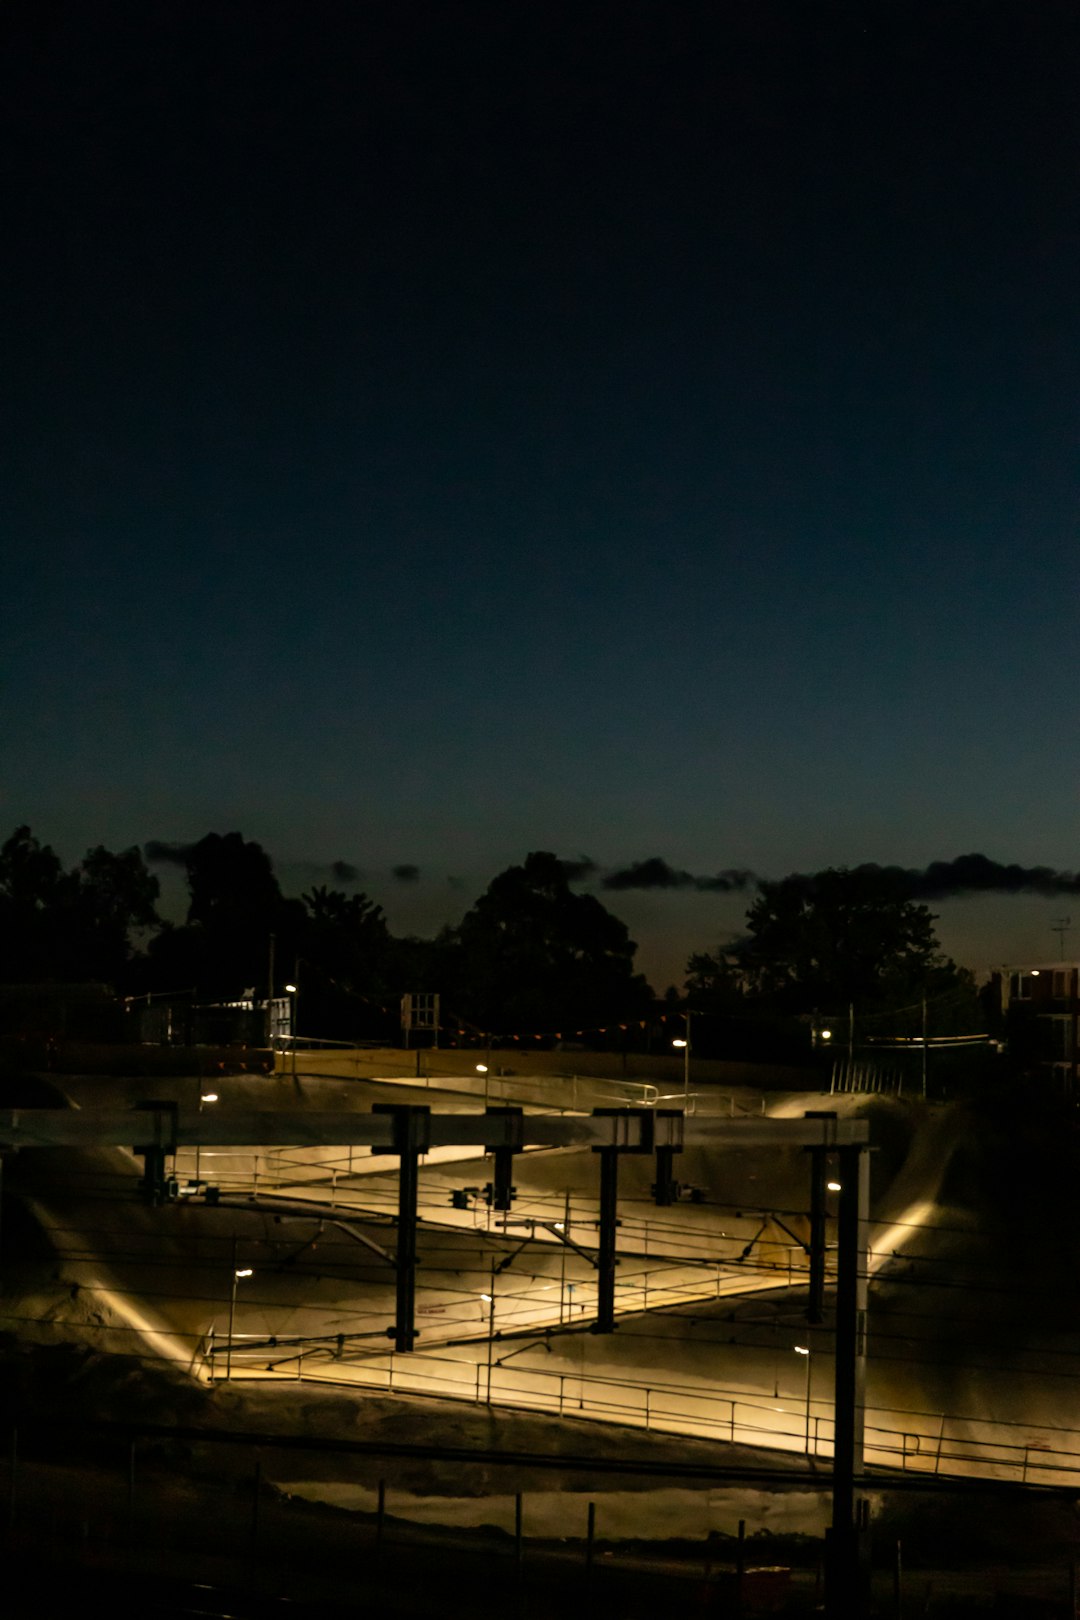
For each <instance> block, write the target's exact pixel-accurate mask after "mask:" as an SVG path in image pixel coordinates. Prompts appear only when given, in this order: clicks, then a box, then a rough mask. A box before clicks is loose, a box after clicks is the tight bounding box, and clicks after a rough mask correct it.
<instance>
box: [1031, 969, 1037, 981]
mask: <svg viewBox="0 0 1080 1620" xmlns="http://www.w3.org/2000/svg"><path fill="white" fill-rule="evenodd" d="M1031 977H1032V978H1033V979H1037V978H1038V977H1039V970H1038V968H1032V970H1031Z"/></svg>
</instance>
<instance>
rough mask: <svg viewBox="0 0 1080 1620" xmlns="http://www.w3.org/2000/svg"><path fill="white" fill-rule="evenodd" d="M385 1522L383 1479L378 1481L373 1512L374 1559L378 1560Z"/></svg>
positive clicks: (384, 1487) (384, 1482)
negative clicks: (377, 1493)
mask: <svg viewBox="0 0 1080 1620" xmlns="http://www.w3.org/2000/svg"><path fill="white" fill-rule="evenodd" d="M385 1520H386V1481H385V1479H380V1481H379V1503H378V1507H377V1508H376V1510H375V1556H376V1558H378V1557H379V1556H380V1554H381V1553H382V1544H383V1525H384V1522H385Z"/></svg>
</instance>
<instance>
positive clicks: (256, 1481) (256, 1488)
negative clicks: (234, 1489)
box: [251, 1447, 262, 1550]
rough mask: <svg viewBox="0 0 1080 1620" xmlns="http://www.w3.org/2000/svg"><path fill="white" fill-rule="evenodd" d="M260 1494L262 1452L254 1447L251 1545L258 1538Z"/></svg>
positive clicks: (253, 1545) (253, 1544)
mask: <svg viewBox="0 0 1080 1620" xmlns="http://www.w3.org/2000/svg"><path fill="white" fill-rule="evenodd" d="M261 1495H262V1452H261V1451H259V1450H258V1448H257V1447H256V1450H255V1472H254V1474H253V1476H252V1480H251V1546H252V1549H253V1550H254V1547H255V1545H256V1543H257V1541H258V1539H259V1498H260V1496H261Z"/></svg>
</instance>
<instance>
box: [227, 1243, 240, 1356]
mask: <svg viewBox="0 0 1080 1620" xmlns="http://www.w3.org/2000/svg"><path fill="white" fill-rule="evenodd" d="M231 1275H232V1283H231V1286H230V1289H229V1338H228V1342H227V1344H226V1346H225V1381H226V1383H228V1381H229V1379H230V1378H231V1377H232V1341H233V1325H234V1323H235V1321H236V1284H237V1276H236V1239H235V1238H233V1240H232V1273H231Z"/></svg>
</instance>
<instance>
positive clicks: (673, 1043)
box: [671, 1041, 686, 1046]
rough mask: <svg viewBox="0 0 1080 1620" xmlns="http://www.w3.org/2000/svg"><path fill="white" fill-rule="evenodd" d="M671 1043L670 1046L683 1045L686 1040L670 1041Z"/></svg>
mask: <svg viewBox="0 0 1080 1620" xmlns="http://www.w3.org/2000/svg"><path fill="white" fill-rule="evenodd" d="M671 1044H672V1046H685V1045H686V1042H685V1041H672V1043H671Z"/></svg>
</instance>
